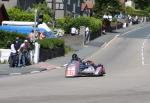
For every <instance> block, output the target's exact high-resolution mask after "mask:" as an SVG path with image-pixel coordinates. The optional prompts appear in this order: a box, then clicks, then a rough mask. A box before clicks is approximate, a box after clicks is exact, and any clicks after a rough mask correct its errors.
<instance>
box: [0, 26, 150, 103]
mask: <svg viewBox="0 0 150 103" xmlns="http://www.w3.org/2000/svg"><path fill="white" fill-rule="evenodd" d="M149 28H150V26H149V24H144V26H140V28H136V29H134V30H133V29H131V31H128V32H126V33H121V34H120V35H118V36H115V38H114V39H112V40H111V41H110V42H109V43H107V44H106V45H104V46H103V47H101V48H100V47H95V52H93V53H92V54H91V55H90V56H89V55H87V54H88V53H87V54H86V53H85V51H86V52H91V51H90V50H92V49H89V48H91V47H92V46H89V47H86V50H81V51H79V52H78V53H79V54H80V55H83V57H84V56H85V57H86V58H88V59H92V60H93V61H95V62H96V63H99V62H101V63H102V64H104V66H105V68H106V73H107V74H106V75H105V76H104V77H79V78H65V77H64V69H63V68H57V69H54V70H51V71H46V72H42V73H36V74H32V75H30V74H27V75H20V76H12V77H5V78H0V87H1V88H0V91H1V94H0V102H2V103H60V102H61V103H79V102H80V103H101V102H102V103H141V102H143V103H149V101H150V98H149V97H150V89H149V87H150V80H149V78H150V75H149V74H150V60H149V56H150V55H149V48H148V47H149V35H150V29H149ZM92 48H94V47H92ZM82 53H83V54H82ZM66 58H67V57H66ZM68 58H69V57H68ZM56 60H57V62H56V63H55V62H54V61H56ZM61 60H63V59H62V58H59V61H61ZM65 62H66V61H65V60H63V61H62V62H58V58H56V59H53V60H51V61H50V60H49V61H47V63H52V64H55V65H56V64H59V65H61V64H63V63H65Z"/></svg>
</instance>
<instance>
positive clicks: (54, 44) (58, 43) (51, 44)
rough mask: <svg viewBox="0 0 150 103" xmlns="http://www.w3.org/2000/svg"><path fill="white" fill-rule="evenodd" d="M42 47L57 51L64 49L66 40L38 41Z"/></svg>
mask: <svg viewBox="0 0 150 103" xmlns="http://www.w3.org/2000/svg"><path fill="white" fill-rule="evenodd" d="M38 42H39V44H40V47H41V48H43V49H55V48H64V45H65V43H64V40H63V39H58V38H50V39H43V40H38Z"/></svg>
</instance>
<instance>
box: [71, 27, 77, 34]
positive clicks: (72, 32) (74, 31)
mask: <svg viewBox="0 0 150 103" xmlns="http://www.w3.org/2000/svg"><path fill="white" fill-rule="evenodd" d="M75 34H76V28H75V27H72V28H71V35H72V36H74V35H75Z"/></svg>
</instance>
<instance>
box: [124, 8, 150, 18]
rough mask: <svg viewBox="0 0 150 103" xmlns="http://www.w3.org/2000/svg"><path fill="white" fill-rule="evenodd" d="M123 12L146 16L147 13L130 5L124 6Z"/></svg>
mask: <svg viewBox="0 0 150 103" xmlns="http://www.w3.org/2000/svg"><path fill="white" fill-rule="evenodd" d="M125 12H126V14H129V15H131V16H148V15H149V14H148V12H147V11H144V10H138V9H134V8H132V7H126V8H125Z"/></svg>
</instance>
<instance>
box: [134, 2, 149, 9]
mask: <svg viewBox="0 0 150 103" xmlns="http://www.w3.org/2000/svg"><path fill="white" fill-rule="evenodd" d="M134 2H135V7H136V8H137V9H141V10H143V9H146V8H148V7H150V0H134Z"/></svg>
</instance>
